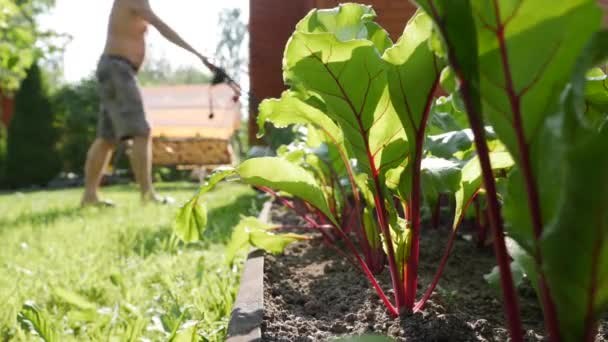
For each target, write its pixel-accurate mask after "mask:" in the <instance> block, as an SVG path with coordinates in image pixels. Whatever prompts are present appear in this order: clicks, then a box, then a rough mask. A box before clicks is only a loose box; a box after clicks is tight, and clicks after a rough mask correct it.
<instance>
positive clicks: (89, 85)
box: [52, 78, 99, 173]
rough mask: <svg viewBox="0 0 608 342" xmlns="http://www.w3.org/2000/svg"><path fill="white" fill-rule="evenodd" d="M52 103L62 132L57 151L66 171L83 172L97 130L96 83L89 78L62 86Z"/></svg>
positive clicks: (97, 97)
mask: <svg viewBox="0 0 608 342" xmlns="http://www.w3.org/2000/svg"><path fill="white" fill-rule="evenodd" d="M52 104H53V110H54V112H55V116H56V119H55V123H56V126H57V127H58V129H59V141H58V146H57V148H58V150H59V153H60V157H61V160H62V163H63V165H62V168H63V171H66V172H75V173H82V172H83V168H84V163H85V160H86V155H87V149H88V147H89V145H90V143H91V141H93V139H94V138H95V132H96V131H95V130H96V127H97V116H98V114H99V96H98V94H97V81H96V80H95V79H93V78H89V79H85V80H83V81H81V82H79V83H77V84H74V85H71V84H70V85H64V86H62V87H61V88H60V89H59V90H57V91H56V92H55V93H54V94H53V97H52Z"/></svg>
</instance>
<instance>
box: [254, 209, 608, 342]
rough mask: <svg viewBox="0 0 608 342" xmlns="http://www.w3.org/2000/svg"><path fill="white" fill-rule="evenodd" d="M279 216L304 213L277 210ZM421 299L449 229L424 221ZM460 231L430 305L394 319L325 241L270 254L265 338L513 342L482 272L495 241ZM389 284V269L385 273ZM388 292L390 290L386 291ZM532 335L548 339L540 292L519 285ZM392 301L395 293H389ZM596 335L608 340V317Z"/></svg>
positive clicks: (288, 221)
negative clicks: (482, 241) (478, 241)
mask: <svg viewBox="0 0 608 342" xmlns="http://www.w3.org/2000/svg"><path fill="white" fill-rule="evenodd" d="M273 221H274V222H277V223H278V222H280V223H283V224H285V225H294V224H295V225H297V224H300V222H298V218H294V217H293V216H292V215H290V214H286V213H285V212H283V211H280V210H275V211H274V217H273ZM423 229H424V233H423V234H422V236H421V248H420V251H421V255H420V259H421V262H420V284H419V289H418V290H419V294H418V297H420V296H421V295H422V293H423V292H424V291H425V290H426V286H428V284H429V283H430V280H431V278H432V277H433V275H434V272H435V271H436V267H437V265H438V263H439V259H440V258H441V255H442V253H443V249H444V248H445V245H446V242H447V238H448V234H449V232H448V231H447V230H445V229H440V230H434V229H430V228H426V227H423ZM466 237H467V236H466V235H464V236H461V237H460V238H459V240H458V241H456V243H455V245H454V250H453V253H452V256H451V257H450V261H449V263H448V265H447V267H446V270H445V273H444V275H443V277H442V279H441V281H440V283H439V286H438V288H437V289H436V290H435V293H434V294H433V296H432V297H431V299H430V301H429V302H428V304H427V306H426V308H425V309H424V311H422V312H420V313H417V314H412V315H410V316H408V317H404V318H401V319H398V318H392V317H391V316H390V315H389V314H388V312H387V311H386V309H385V308H384V306H383V304H382V302H381V301H380V299H379V297H378V295H377V294H376V292H375V291H374V290H373V289H372V287H371V285H370V284H369V282H368V280H367V279H366V278H365V276H364V275H363V273H361V272H359V271H358V270H357V269H355V268H354V266H353V265H352V264H350V263H348V262H347V261H345V259H344V257H343V256H340V255H339V254H338V253H336V252H335V251H333V250H332V249H330V248H327V247H326V246H324V245H323V243H322V241H321V240H313V241H311V242H305V243H297V244H294V245H292V246H290V247H289V248H288V249H287V251H286V252H285V253H284V255H280V256H268V257H267V258H266V263H265V276H264V286H265V288H264V307H265V312H264V321H263V323H262V334H263V340H264V341H326V340H328V339H331V338H333V337H338V336H345V335H362V334H380V335H388V336H390V337H392V338H394V339H395V340H397V341H425V342H426V341H507V340H508V332H507V329H506V328H505V322H504V316H503V311H502V306H501V300H500V296H499V294H498V292H497V290H495V289H493V288H491V287H490V286H489V285H488V284H487V283H486V281H485V280H484V278H483V275H484V274H486V273H489V272H490V270H491V269H492V268H493V267H494V266H495V260H494V257H493V254H492V249H491V248H490V247H488V248H486V249H478V248H476V247H475V244H474V243H473V242H471V241H467V239H466ZM379 279H380V281H381V284H383V287H384V288H385V289H386V290H388V289H389V287H387V286H385V285H389V284H390V276H389V274H388V270H385V271H384V272H383V274H381V275H380V276H379ZM387 295H389V297H392V294H391V293H390V291H389V293H387ZM519 295H520V306H521V311H522V319H523V322H524V325H525V329H526V340H527V341H544V340H545V339H544V337H543V335H544V332H543V325H542V312H541V310H540V308H539V307H538V304H537V301H536V297H535V294H534V291H533V290H532V288H531V287H530V286H527V285H524V286H522V288H520V289H519ZM391 299H392V298H391ZM597 341H608V322H607V321H606V320H605V321H604V322H603V323H602V326H601V327H600V332H599V334H598V339H597Z"/></svg>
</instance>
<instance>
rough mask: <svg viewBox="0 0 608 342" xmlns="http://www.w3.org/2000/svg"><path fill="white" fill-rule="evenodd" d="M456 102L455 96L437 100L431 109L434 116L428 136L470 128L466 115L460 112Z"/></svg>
mask: <svg viewBox="0 0 608 342" xmlns="http://www.w3.org/2000/svg"><path fill="white" fill-rule="evenodd" d="M454 101H455V99H454V95H450V96H448V97H445V96H441V97H439V98H438V99H436V100H435V103H434V104H433V108H432V109H431V110H432V114H431V116H430V118H429V122H428V125H427V134H428V135H439V134H443V133H447V132H452V131H461V130H463V129H465V128H468V127H469V121H468V119H467V116H466V113H464V112H462V111H460V110H458V109H457V108H456V105H455V104H454ZM458 101H461V100H458Z"/></svg>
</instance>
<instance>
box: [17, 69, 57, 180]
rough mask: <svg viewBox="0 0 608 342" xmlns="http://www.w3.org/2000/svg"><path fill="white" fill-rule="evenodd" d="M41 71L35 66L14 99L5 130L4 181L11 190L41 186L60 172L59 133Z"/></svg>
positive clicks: (29, 71)
mask: <svg viewBox="0 0 608 342" xmlns="http://www.w3.org/2000/svg"><path fill="white" fill-rule="evenodd" d="M54 122H55V120H54V114H53V111H52V108H51V102H50V99H49V96H48V95H47V93H46V87H45V85H44V84H43V81H42V78H41V74H40V69H39V68H38V66H37V65H36V64H34V65H33V66H32V67H31V68H30V69H29V70H28V77H27V78H26V79H25V80H24V82H23V84H22V86H21V88H20V89H19V91H18V92H17V95H16V96H15V114H14V116H13V118H12V120H11V125H10V126H9V128H8V142H7V158H6V181H7V183H8V185H9V186H11V187H23V186H30V185H44V184H46V183H47V182H48V181H50V180H51V179H52V178H53V177H55V176H56V175H57V173H58V172H59V171H60V169H61V165H60V162H59V158H58V153H57V149H56V143H57V140H58V132H57V130H56V128H55V126H54Z"/></svg>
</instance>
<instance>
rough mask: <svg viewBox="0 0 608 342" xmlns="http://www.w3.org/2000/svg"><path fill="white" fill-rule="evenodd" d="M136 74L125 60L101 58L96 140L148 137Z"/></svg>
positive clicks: (98, 74)
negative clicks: (99, 104)
mask: <svg viewBox="0 0 608 342" xmlns="http://www.w3.org/2000/svg"><path fill="white" fill-rule="evenodd" d="M136 73H137V70H135V68H134V67H133V65H131V64H130V63H129V62H128V61H127V60H126V59H122V58H120V57H115V56H107V55H103V56H101V59H100V60H99V64H98V65H97V73H96V76H97V81H98V82H99V85H98V88H99V97H100V103H101V106H100V113H99V120H98V122H97V137H98V138H103V139H106V140H112V141H119V140H126V139H131V138H133V137H140V136H141V137H145V136H148V135H149V134H150V125H149V124H148V121H147V120H146V114H145V111H144V105H143V102H142V98H141V92H140V91H139V87H138V86H137V79H136V77H135V76H136Z"/></svg>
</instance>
